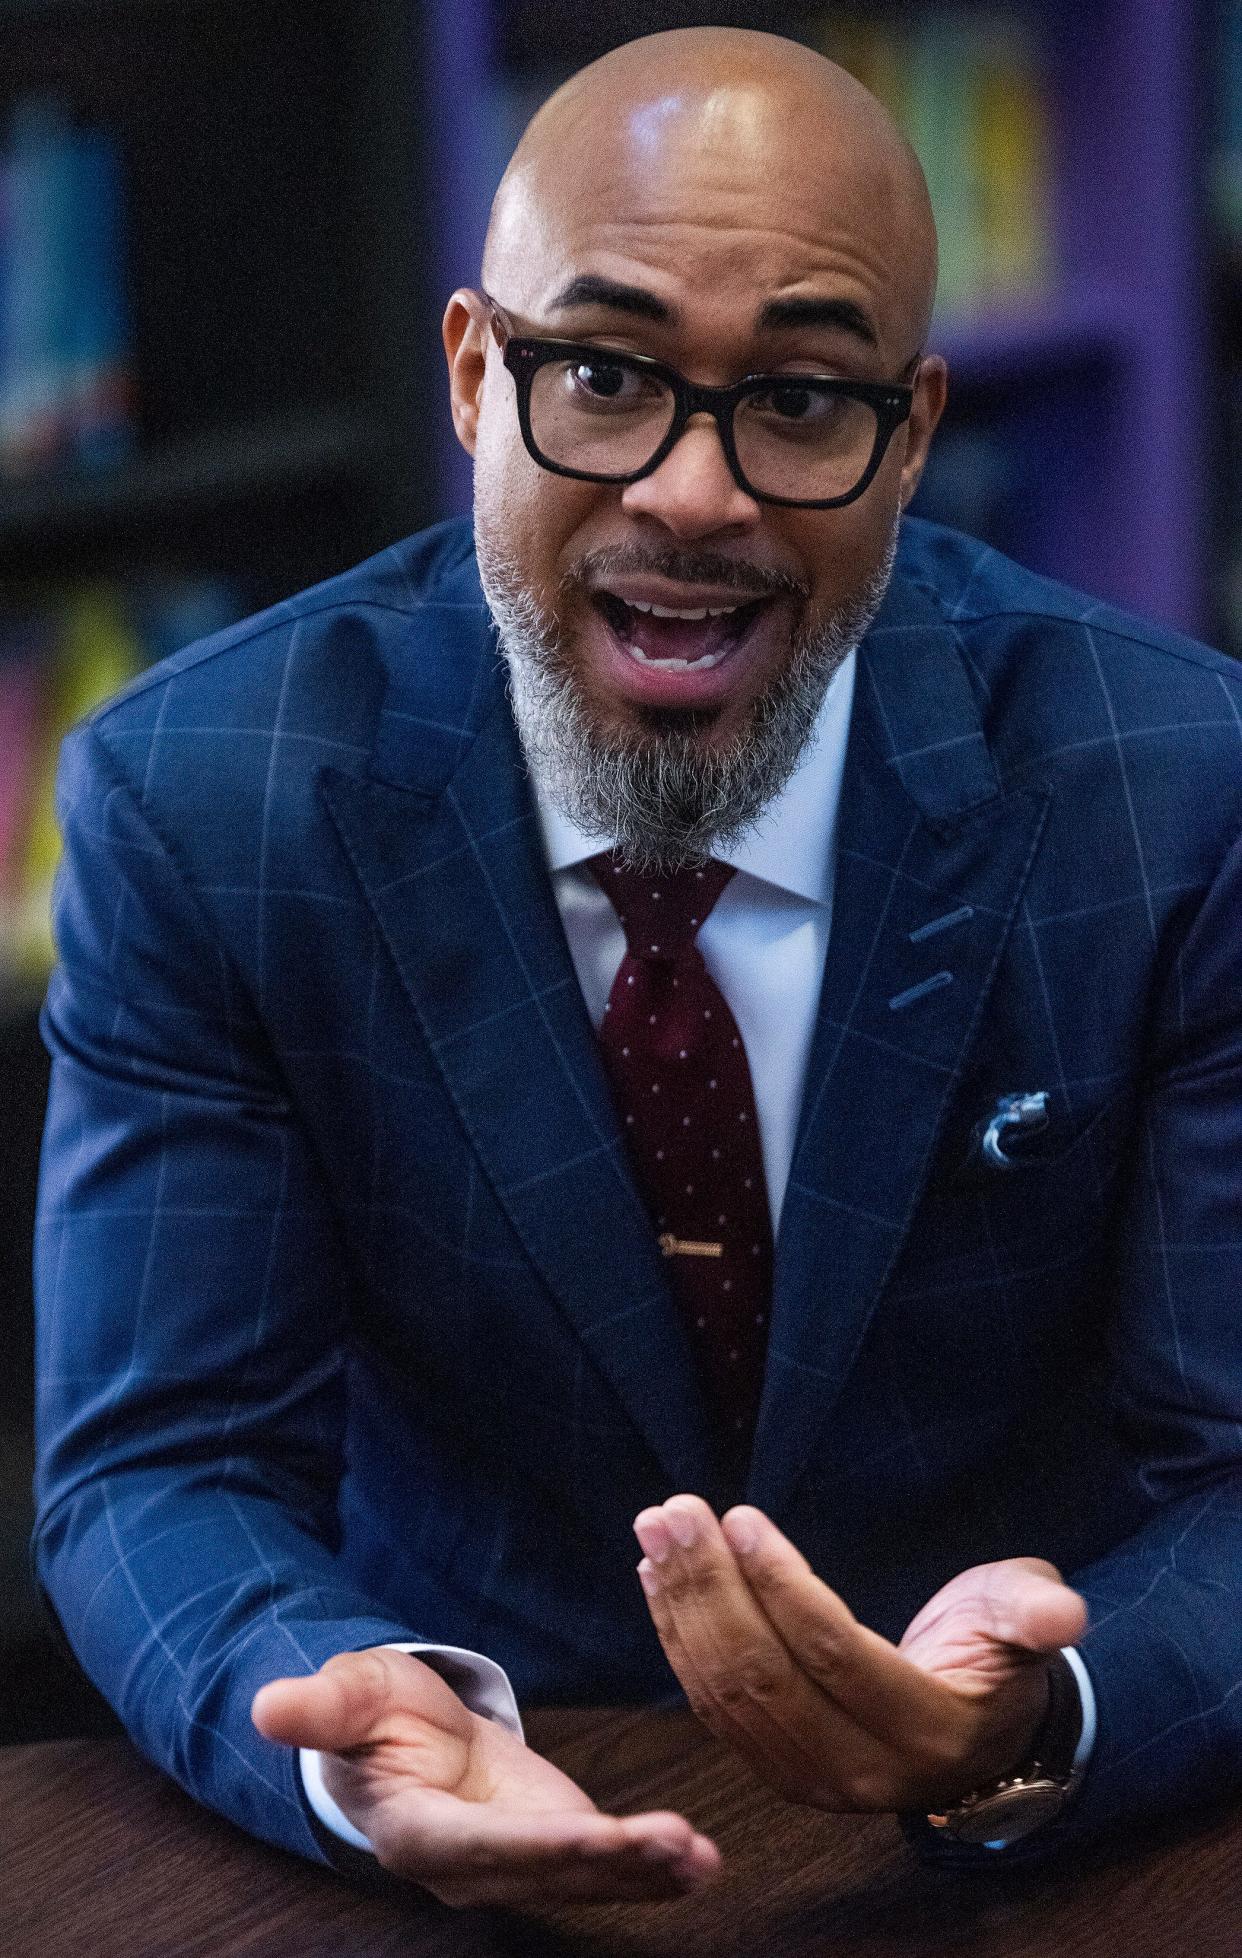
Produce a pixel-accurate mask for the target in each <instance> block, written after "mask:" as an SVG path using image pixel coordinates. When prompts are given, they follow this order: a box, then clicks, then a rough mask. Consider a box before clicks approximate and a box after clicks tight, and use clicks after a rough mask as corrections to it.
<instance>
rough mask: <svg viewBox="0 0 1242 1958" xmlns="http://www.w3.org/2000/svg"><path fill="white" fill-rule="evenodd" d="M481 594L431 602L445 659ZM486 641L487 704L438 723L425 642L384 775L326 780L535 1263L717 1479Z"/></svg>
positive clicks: (676, 1449) (662, 1437) (701, 1477)
mask: <svg viewBox="0 0 1242 1958" xmlns="http://www.w3.org/2000/svg"><path fill="white" fill-rule="evenodd" d="M431 609H434V608H431ZM464 610H465V608H456V609H455V610H454V609H453V608H445V609H444V610H443V611H442V612H440V613H439V614H438V616H437V617H436V618H434V619H428V618H426V616H425V615H424V622H423V624H422V625H421V627H420V629H421V630H426V629H427V628H428V627H430V628H431V629H432V630H433V631H434V632H435V634H436V645H435V659H436V664H437V666H439V667H441V670H442V663H443V661H444V659H445V657H446V647H445V643H444V642H445V640H446V639H447V640H449V641H451V640H452V639H453V638H454V637H456V638H458V639H459V640H460V639H461V638H462V637H463V636H464V638H465V640H466V641H467V644H466V645H465V646H463V647H462V648H461V653H462V658H461V659H460V660H459V661H458V664H459V665H462V664H464V663H465V662H466V661H467V660H468V659H469V658H470V657H471V650H470V646H469V643H468V642H469V640H470V638H471V635H474V636H475V638H476V640H477V639H478V638H479V637H480V635H482V634H483V631H484V628H483V626H482V624H481V621H480V620H479V618H478V617H477V616H475V615H474V614H473V613H470V614H467V615H466V616H464V617H463V616H462V613H463V612H464ZM448 650H449V656H450V658H451V653H452V648H451V646H450V647H449V649H448ZM472 657H473V660H474V662H475V670H476V673H477V676H478V677H477V678H476V681H475V684H474V698H473V699H472V700H471V703H470V707H469V710H468V711H467V712H466V713H465V714H464V715H458V716H453V715H449V716H447V717H446V716H445V711H444V708H443V706H442V704H441V705H439V707H438V713H439V718H438V719H433V718H432V717H431V716H430V714H429V711H428V707H427V704H426V701H425V699H422V698H420V697H419V674H420V668H421V669H422V671H423V673H425V663H424V662H423V661H421V660H420V658H419V656H418V652H417V649H414V650H413V651H412V653H411V658H410V660H409V662H408V672H409V674H410V678H409V679H403V677H402V675H401V674H400V673H398V674H396V675H394V678H393V681H392V684H391V686H390V690H389V696H388V699H387V701H386V704H385V709H384V714H383V717H382V722H381V728H380V734H379V739H378V741H377V743H376V746H375V750H374V754H373V759H372V769H371V776H370V778H369V779H367V780H359V779H357V778H354V777H351V776H347V775H344V774H341V773H339V772H336V771H331V770H329V771H325V774H324V777H323V778H322V784H321V786H322V791H323V794H324V796H325V798H326V800H327V803H328V806H329V809H330V812H331V815H332V818H333V821H334V823H335V825H336V827H337V830H338V832H339V834H340V836H341V839H342V842H343V844H344V846H345V849H346V851H347V852H348V855H349V858H350V860H351V863H352V865H353V868H354V871H355V873H356V875H357V877H358V879H359V881H360V883H361V884H362V886H363V889H364V890H365V892H366V895H367V898H368V900H369V902H370V904H371V906H372V909H373V911H374V913H375V916H376V919H377V921H378V923H379V926H380V929H381V930H382V932H383V934H384V938H385V940H386V942H387V945H388V947H389V950H390V952H391V954H392V957H393V959H394V961H395V963H396V966H397V968H398V970H399V972H400V975H401V979H402V982H403V985H404V987H405V990H406V992H407V994H408V996H409V998H410V1001H411V1003H412V1005H413V1008H414V1011H415V1013H416V1014H417V1016H418V1020H419V1022H420V1024H421V1027H422V1030H423V1033H424V1035H425V1037H426V1040H427V1043H428V1047H429V1050H430V1052H431V1054H432V1056H433V1057H434V1060H435V1062H436V1064H437V1066H438V1067H439V1069H440V1071H441V1073H442V1075H443V1079H444V1082H445V1086H446V1088H447V1090H448V1093H449V1095H450V1096H451V1098H452V1101H453V1103H454V1106H455V1107H456V1110H457V1113H458V1116H459V1118H460V1120H461V1122H462V1124H463V1126H464V1128H465V1129H466V1131H467V1133H468V1134H469V1136H470V1139H471V1142H472V1144H473V1146H474V1148H475V1150H476V1151H477V1153H478V1156H479V1159H480V1162H481V1163H482V1165H483V1168H484V1171H485V1173H486V1175H487V1176H488V1177H489V1179H490V1181H491V1185H492V1187H493V1189H494V1191H495V1193H496V1196H497V1198H498V1199H499V1201H500V1203H501V1204H502V1206H503V1207H504V1209H505V1211H506V1213H507V1215H508V1217H509V1219H510V1221H511V1223H512V1225H513V1227H514V1229H515V1230H516V1232H517V1233H518V1235H519V1237H520V1238H521V1240H522V1242H523V1244H524V1245H525V1247H526V1250H527V1252H528V1254H529V1256H530V1258H531V1261H532V1263H533V1264H534V1266H535V1267H536V1269H537V1270H538V1271H539V1273H540V1274H541V1276H542V1278H543V1279H544V1281H545V1283H546V1284H547V1286H548V1287H549V1289H550V1291H551V1292H552V1293H553V1295H554V1296H555V1298H556V1300H557V1302H558V1303H559V1305H560V1307H561V1309H562V1310H563V1311H564V1312H565V1313H566V1314H567V1316H568V1317H569V1318H570V1320H571V1321H572V1322H573V1324H574V1326H575V1327H576V1329H577V1332H578V1334H579V1336H580V1338H581V1339H582V1342H583V1344H584V1346H585V1347H586V1349H587V1351H588V1353H589V1354H590V1356H591V1358H592V1359H593V1360H594V1362H595V1364H596V1365H597V1366H598V1368H599V1369H600V1371H601V1372H602V1373H603V1374H604V1375H605V1376H606V1377H607V1378H608V1379H609V1381H610V1382H611V1383H612V1386H613V1387H614V1389H615V1390H616V1392H617V1394H618V1396H619V1398H620V1400H621V1402H622V1403H623V1405H624V1406H625V1408H626V1409H627V1411H628V1412H629V1414H630V1416H631V1418H632V1419H633V1421H634V1423H635V1425H636V1427H637V1428H638V1429H639V1431H640V1432H641V1433H642V1435H643V1436H644V1437H645V1439H646V1440H647V1442H648V1443H649V1445H650V1447H651V1448H652V1450H653V1451H654V1453H655V1454H656V1456H657V1458H658V1459H659V1460H660V1461H661V1463H662V1464H663V1467H664V1469H665V1472H666V1474H667V1475H668V1476H669V1478H670V1482H671V1487H673V1488H691V1489H697V1490H701V1491H703V1493H704V1494H708V1493H709V1492H710V1490H711V1488H712V1482H713V1470H712V1467H711V1463H710V1454H709V1447H710V1444H709V1438H708V1435H707V1429H706V1421H705V1415H704V1410H703V1406H702V1402H701V1399H700V1396H699V1394H698V1391H697V1388H696V1386H695V1382H694V1375H693V1368H692V1363H691V1358H690V1353H689V1349H688V1346H687V1344H686V1342H685V1339H684V1336H683V1334H682V1331H681V1326H680V1323H679V1321H678V1318H677V1315H676V1313H675V1312H674V1310H673V1309H672V1304H671V1299H670V1295H669V1291H668V1286H667V1283H666V1280H665V1277H664V1271H663V1261H662V1259H661V1258H660V1255H659V1252H658V1249H657V1247H656V1244H655V1241H654V1237H653V1234H652V1231H651V1226H650V1223H649V1220H648V1218H647V1215H646V1212H645V1210H644V1209H643V1207H642V1204H641V1201H640V1199H639V1197H638V1195H637V1192H636V1190H635V1188H634V1184H633V1181H632V1179H631V1176H630V1173H629V1168H628V1163H627V1160H626V1156H625V1151H624V1146H623V1143H622V1138H621V1134H620V1131H619V1128H618V1124H617V1120H616V1116H615V1113H614V1110H613V1106H612V1102H611V1099H610V1096H609V1092H608V1086H607V1082H606V1079H605V1076H604V1073H603V1070H602V1066H601V1064H600V1061H599V1057H598V1052H597V1046H596V1039H595V1033H594V1029H593V1028H592V1026H591V1023H590V1020H589V1018H588V1016H587V1012H586V1008H585V1005H584V1003H583V999H582V994H581V990H580V988H579V985H578V980H577V975H576V973H575V971H574V969H573V965H572V962H571V959H570V956H569V949H568V946H567V944H566V942H565V937H564V933H563V930H562V927H561V922H560V916H559V913H558V911H557V908H556V903H555V900H554V897H553V895H552V889H551V884H550V882H549V879H548V875H547V871H546V868H545V865H544V861H543V856H542V848H541V843H540V838H539V833H538V823H537V818H536V815H535V811H534V806H533V802H532V799H531V796H530V793H529V790H528V787H527V783H526V777H525V769H524V765H523V761H522V756H521V751H520V748H519V746H518V742H517V737H516V733H515V730H514V727H513V722H512V717H511V714H510V711H509V707H508V703H507V700H506V699H505V695H504V687H503V683H502V680H501V678H500V675H499V671H498V668H497V662H496V660H495V657H494V655H492V654H491V652H490V647H488V646H487V645H486V644H484V645H482V646H479V645H477V644H476V646H475V648H474V651H473V655H472ZM422 686H423V687H424V688H425V687H426V680H425V678H424V679H423V680H422ZM458 720H460V721H461V723H462V724H461V725H457V724H456V722H457V721H458Z"/></svg>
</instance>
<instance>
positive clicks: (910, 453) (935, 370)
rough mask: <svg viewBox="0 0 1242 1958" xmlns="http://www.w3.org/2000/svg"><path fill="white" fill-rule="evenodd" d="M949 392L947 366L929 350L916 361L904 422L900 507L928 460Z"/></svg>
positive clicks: (916, 485)
mask: <svg viewBox="0 0 1242 1958" xmlns="http://www.w3.org/2000/svg"><path fill="white" fill-rule="evenodd" d="M948 392H949V370H948V368H947V367H946V366H945V363H944V361H943V360H942V359H941V357H940V355H939V354H928V355H927V357H926V359H924V360H923V361H921V362H920V364H919V371H918V376H917V378H916V380H915V383H914V400H913V403H912V404H911V408H910V419H909V421H908V422H907V423H906V458H905V461H904V462H903V463H902V466H901V507H902V509H903V510H904V509H905V507H906V505H907V504H908V503H909V501H910V499H911V497H912V496H913V495H914V492H915V490H916V489H917V488H918V486H919V479H920V477H921V476H922V474H923V469H924V465H925V464H926V462H927V451H928V449H929V448H930V447H931V439H932V436H933V435H934V434H935V432H936V423H937V422H938V421H939V420H940V417H941V415H942V414H943V413H944V404H945V401H946V400H947V398H948Z"/></svg>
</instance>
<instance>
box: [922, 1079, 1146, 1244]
mask: <svg viewBox="0 0 1242 1958" xmlns="http://www.w3.org/2000/svg"><path fill="white" fill-rule="evenodd" d="M985 1125H986V1123H985V1121H982V1120H976V1121H975V1122H974V1123H971V1124H968V1125H967V1126H966V1127H965V1130H964V1132H963V1130H962V1129H961V1128H960V1127H959V1129H958V1132H957V1134H956V1135H955V1136H954V1137H953V1138H951V1140H950V1141H949V1142H948V1143H946V1146H945V1147H944V1148H943V1149H942V1150H941V1151H940V1153H939V1155H938V1158H937V1168H936V1169H935V1170H934V1171H933V1173H932V1176H931V1177H930V1178H929V1181H928V1185H927V1189H926V1192H925V1195H924V1199H923V1203H922V1204H921V1206H920V1210H919V1216H918V1219H917V1222H916V1226H915V1229H914V1230H913V1231H912V1232H911V1236H910V1239H909V1241H908V1244H907V1254H908V1261H907V1271H908V1273H909V1265H910V1264H911V1263H914V1264H917V1267H918V1269H919V1271H920V1275H921V1276H922V1277H924V1278H926V1277H927V1276H928V1275H930V1274H931V1273H933V1272H934V1274H935V1276H936V1277H937V1278H939V1279H941V1280H950V1279H956V1280H961V1279H967V1278H971V1277H978V1278H981V1279H982V1278H989V1277H990V1278H996V1277H1001V1276H1007V1275H1013V1274H1015V1273H1018V1272H1025V1271H1031V1270H1034V1269H1038V1268H1039V1267H1041V1266H1045V1265H1049V1264H1055V1263H1058V1262H1062V1261H1066V1260H1073V1259H1075V1258H1077V1257H1078V1256H1080V1255H1081V1254H1082V1253H1083V1252H1085V1251H1086V1250H1088V1249H1089V1248H1090V1247H1091V1246H1092V1245H1094V1244H1095V1243H1096V1241H1097V1240H1098V1238H1099V1236H1100V1234H1101V1233H1102V1232H1103V1231H1104V1230H1105V1229H1106V1227H1107V1225H1108V1223H1109V1220H1110V1218H1111V1217H1112V1215H1113V1212H1114V1209H1115V1206H1116V1202H1117V1198H1118V1193H1119V1190H1120V1188H1121V1185H1122V1181H1123V1178H1124V1173H1125V1169H1126V1165H1127V1162H1128V1160H1129V1157H1130V1152H1131V1145H1132V1140H1133V1133H1134V1127H1135V1105H1134V1097H1133V1095H1132V1094H1131V1093H1129V1092H1124V1093H1120V1094H1117V1095H1114V1096H1112V1097H1111V1098H1110V1099H1108V1100H1106V1101H1105V1102H1104V1103H1103V1104H1102V1105H1101V1106H1099V1107H1097V1108H1095V1109H1089V1110H1087V1111H1085V1112H1079V1113H1078V1114H1077V1115H1076V1116H1075V1117H1071V1116H1070V1115H1069V1114H1068V1113H1067V1112H1065V1111H1064V1109H1063V1106H1062V1105H1059V1104H1058V1103H1056V1102H1055V1101H1052V1102H1050V1116H1049V1121H1048V1123H1047V1126H1046V1127H1045V1128H1043V1129H1041V1130H1039V1131H1038V1132H1033V1133H1028V1134H1025V1135H1022V1136H1021V1137H1020V1138H1019V1136H1018V1134H1017V1132H1016V1131H1011V1132H1010V1136H1009V1137H1005V1138H1004V1141H1003V1146H1004V1149H1005V1152H1006V1154H1007V1156H1008V1158H1009V1163H1008V1166H1007V1167H1001V1166H1000V1165H998V1164H996V1163H994V1162H993V1161H990V1160H989V1158H988V1156H987V1155H986V1154H985V1152H984V1150H983V1148H982V1143H981V1132H982V1128H983V1126H985Z"/></svg>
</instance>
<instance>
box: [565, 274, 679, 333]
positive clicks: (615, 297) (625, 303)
mask: <svg viewBox="0 0 1242 1958" xmlns="http://www.w3.org/2000/svg"><path fill="white" fill-rule="evenodd" d="M570 306H607V307H608V308H609V309H610V310H611V311H612V312H614V313H630V314H632V315H633V316H634V317H635V318H636V319H642V320H658V321H660V323H661V324H662V325H664V324H667V323H668V322H669V321H670V320H672V319H673V318H674V317H675V315H674V313H673V309H672V307H671V306H666V305H665V303H664V301H663V300H662V299H657V298H656V295H655V294H654V292H648V291H647V289H646V287H645V286H627V285H623V284H621V282H620V281H619V280H617V279H605V278H601V277H600V276H599V274H598V273H595V272H583V273H580V274H579V276H578V277H577V278H576V279H571V280H570V281H569V284H568V285H567V286H565V287H564V288H563V289H562V291H560V292H558V293H557V295H556V298H555V299H554V300H553V301H552V311H553V312H554V313H557V312H563V311H564V310H565V309H566V308H567V307H570Z"/></svg>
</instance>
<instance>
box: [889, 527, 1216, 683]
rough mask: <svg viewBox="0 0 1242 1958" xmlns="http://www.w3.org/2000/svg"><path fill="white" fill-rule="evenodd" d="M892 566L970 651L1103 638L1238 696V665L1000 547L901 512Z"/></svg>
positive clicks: (1000, 652) (995, 653) (1081, 645)
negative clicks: (1179, 666) (1183, 667)
mask: <svg viewBox="0 0 1242 1958" xmlns="http://www.w3.org/2000/svg"><path fill="white" fill-rule="evenodd" d="M897 570H898V572H899V573H900V574H901V575H902V576H904V577H905V578H907V579H908V580H909V581H910V582H911V583H912V584H915V585H917V586H919V587H920V589H921V590H922V591H924V592H925V593H926V594H927V596H928V597H929V598H931V599H932V601H933V602H934V604H935V605H936V607H937V609H938V610H939V611H940V613H941V615H942V617H943V619H944V621H945V623H946V624H947V625H948V626H950V627H951V628H952V629H954V630H955V631H956V632H957V633H958V634H959V635H960V636H961V638H962V639H963V641H964V642H965V643H966V644H967V645H968V646H969V647H970V648H971V649H972V650H974V649H975V648H978V649H980V650H982V651H983V652H984V653H985V655H986V653H987V649H988V648H991V649H992V653H991V657H992V658H993V659H994V660H997V661H1003V660H1004V659H1005V658H1006V657H1008V656H1011V653H1012V649H1014V648H1015V647H1020V648H1023V649H1026V650H1028V651H1029V649H1030V648H1032V647H1033V646H1038V645H1041V644H1042V645H1047V646H1054V645H1055V646H1057V647H1058V648H1060V649H1061V651H1062V652H1064V651H1065V650H1066V649H1067V648H1068V647H1070V646H1071V645H1072V646H1076V647H1077V648H1078V649H1079V650H1080V651H1082V652H1084V653H1086V652H1088V651H1089V647H1090V643H1091V642H1092V641H1099V640H1107V641H1109V642H1110V644H1120V645H1124V646H1127V647H1129V648H1131V649H1132V650H1133V654H1134V656H1135V657H1136V658H1142V657H1144V656H1150V658H1151V659H1152V660H1153V661H1154V662H1155V663H1156V666H1155V670H1159V667H1160V665H1161V664H1162V663H1163V662H1165V661H1168V660H1170V659H1172V660H1179V661H1182V662H1184V663H1185V664H1187V665H1189V666H1191V667H1195V668H1197V669H1199V670H1200V671H1201V672H1202V673H1203V674H1204V675H1205V676H1214V677H1213V678H1211V679H1210V680H1209V681H1208V684H1209V685H1212V686H1215V687H1219V683H1220V682H1221V681H1223V682H1224V683H1225V685H1226V686H1227V688H1228V689H1229V691H1230V692H1231V693H1233V694H1235V695H1236V696H1237V697H1238V698H1240V699H1242V666H1239V664H1238V662H1237V661H1236V660H1234V659H1231V658H1230V657H1229V656H1228V654H1226V653H1222V652H1218V651H1217V650H1215V649H1214V648H1213V647H1211V646H1209V645H1207V644H1205V643H1204V642H1203V641H1201V640H1198V639H1195V638H1192V637H1191V636H1190V635H1189V634H1187V633H1183V632H1178V631H1177V630H1175V629H1174V628H1173V627H1171V626H1165V625H1162V624H1160V623H1158V622H1157V621H1156V620H1153V619H1147V618H1143V617H1140V616H1139V615H1138V614H1137V613H1134V612H1128V611H1126V610H1124V609H1123V608H1122V607H1120V606H1116V605H1112V604H1109V603H1108V602H1107V601H1106V600H1104V599H1100V598H1094V597H1092V596H1090V595H1089V594H1088V593H1086V592H1082V591H1078V590H1076V589H1075V588H1074V587H1073V586H1071V585H1066V584H1062V583H1060V582H1059V581H1058V580H1057V579H1055V578H1048V577H1045V576H1043V575H1042V574H1041V573H1039V572H1036V571H1031V570H1028V569H1027V567H1026V566H1025V565H1021V564H1019V563H1017V562H1016V560H1015V559H1013V558H1010V557H1006V556H1005V554H1004V552H1003V551H998V550H997V549H995V547H994V546H992V545H990V544H985V543H982V542H981V541H980V539H979V538H977V537H970V536H967V535H966V533H965V532H963V531H960V530H952V529H950V528H949V527H948V526H947V525H945V524H936V523H929V522H927V521H925V520H924V519H922V518H918V517H907V518H906V519H905V520H904V522H903V525H902V533H901V543H900V548H899V551H898V557H897Z"/></svg>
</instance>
